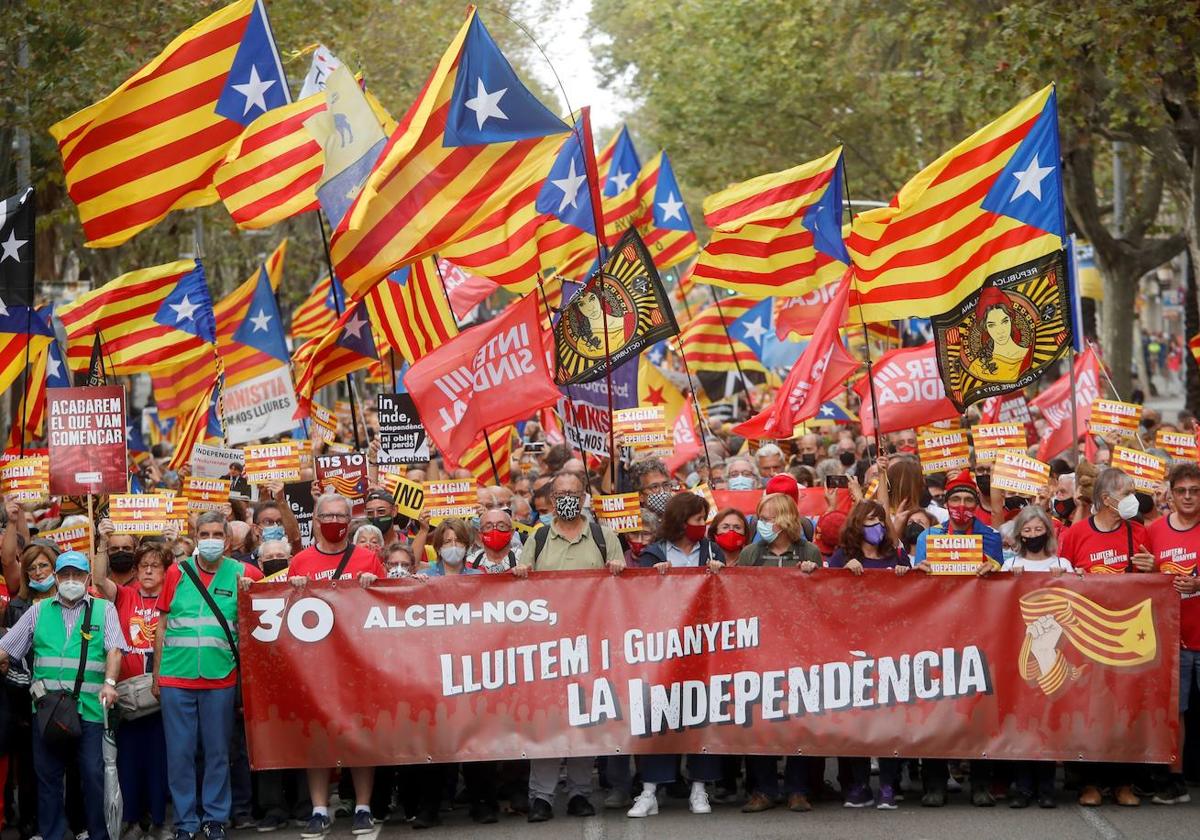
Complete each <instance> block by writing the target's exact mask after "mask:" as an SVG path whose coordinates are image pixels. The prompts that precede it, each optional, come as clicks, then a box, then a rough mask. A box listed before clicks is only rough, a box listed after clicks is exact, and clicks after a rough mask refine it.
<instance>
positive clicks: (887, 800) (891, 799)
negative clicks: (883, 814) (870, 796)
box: [875, 785, 896, 811]
mask: <svg viewBox="0 0 1200 840" xmlns="http://www.w3.org/2000/svg"><path fill="white" fill-rule="evenodd" d="M875 807H876V808H877V809H879V810H880V811H895V810H896V790H895V789H894V788H893V787H892V786H891V785H880V786H879V802H878V803H877V804H876V805H875Z"/></svg>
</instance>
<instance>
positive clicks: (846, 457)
mask: <svg viewBox="0 0 1200 840" xmlns="http://www.w3.org/2000/svg"><path fill="white" fill-rule="evenodd" d="M838 461H840V462H841V464H842V466H843V467H853V466H854V465H855V464H856V463H857V462H858V459H857V458H855V457H854V453H853V452H843V453H842V454H841V455H839V456H838Z"/></svg>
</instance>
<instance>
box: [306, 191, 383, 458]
mask: <svg viewBox="0 0 1200 840" xmlns="http://www.w3.org/2000/svg"><path fill="white" fill-rule="evenodd" d="M322 212H323V211H321V210H318V211H317V213H316V216H317V226H318V227H319V228H320V229H321V245H322V246H324V249H325V266H326V268H328V269H329V294H331V295H332V296H333V311H334V312H336V313H337V317H338V319H339V320H340V319H341V317H342V302H341V300H339V299H338V293H337V285H336V284H337V282H338V279H337V275H336V274H335V273H334V271H333V254H332V252H331V251H330V250H329V232H328V231H327V230H326V229H325V218H324V216H322V215H321V213H322ZM374 340H375V339H374V337H372V339H371V341H372V342H374ZM376 352H378V348H376ZM346 391H347V392H348V393H349V394H350V425H351V427H352V428H353V429H354V448H355V449H358V448H359V447H360V446H361V444H360V443H359V436H358V416H357V414H356V413H355V411H354V403H355V402H356V400H355V398H354V380H352V379H351V378H350V374H348V373H347V374H346ZM359 410H360V411H361V410H362V407H361V406H360V407H359ZM363 422H364V424H365V423H366V418H365V417H364V418H363Z"/></svg>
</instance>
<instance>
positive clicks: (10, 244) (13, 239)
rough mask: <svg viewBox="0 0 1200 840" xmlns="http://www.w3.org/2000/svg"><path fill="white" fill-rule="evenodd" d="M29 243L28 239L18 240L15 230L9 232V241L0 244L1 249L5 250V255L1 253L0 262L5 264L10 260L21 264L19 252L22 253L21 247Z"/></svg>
mask: <svg viewBox="0 0 1200 840" xmlns="http://www.w3.org/2000/svg"><path fill="white" fill-rule="evenodd" d="M28 241H29V240H28V239H17V232H16V231H15V230H10V231H9V232H8V239H6V240H4V241H3V242H0V248H3V249H4V251H3V253H0V262H4V261H5V260H7V259H9V258H12V259H13V260H15V261H17V262H20V261H21V255H20V253H18V252H19V251H20V248H21V246H22V245H24V244H25V243H26V242H28Z"/></svg>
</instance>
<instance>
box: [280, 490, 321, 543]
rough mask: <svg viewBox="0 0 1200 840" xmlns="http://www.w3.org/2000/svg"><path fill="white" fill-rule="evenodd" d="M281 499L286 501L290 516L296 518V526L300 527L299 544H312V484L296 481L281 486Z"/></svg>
mask: <svg viewBox="0 0 1200 840" xmlns="http://www.w3.org/2000/svg"><path fill="white" fill-rule="evenodd" d="M283 498H284V499H285V500H286V501H287V504H288V507H289V508H290V509H291V511H292V516H294V517H296V524H297V525H299V526H300V542H301V543H303V544H304V545H308V544H309V543H311V542H312V523H313V501H314V500H313V494H312V482H310V481H298V482H295V483H293V484H285V485H283Z"/></svg>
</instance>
